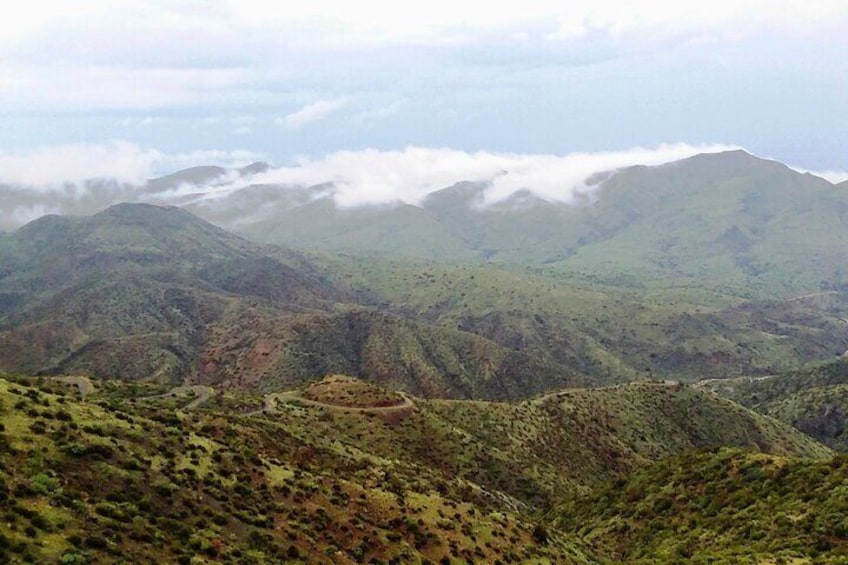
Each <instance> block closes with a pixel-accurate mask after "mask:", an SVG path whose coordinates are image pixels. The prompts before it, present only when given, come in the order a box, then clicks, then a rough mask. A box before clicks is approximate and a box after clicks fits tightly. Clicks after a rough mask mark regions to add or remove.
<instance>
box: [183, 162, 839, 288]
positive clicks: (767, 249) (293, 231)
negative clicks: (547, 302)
mask: <svg viewBox="0 0 848 565" xmlns="http://www.w3.org/2000/svg"><path fill="white" fill-rule="evenodd" d="M591 182H593V183H595V186H594V188H593V189H592V190H591V191H590V192H589V193H588V195H587V196H585V197H584V198H582V199H578V200H577V201H576V202H575V203H573V204H561V203H557V202H553V201H548V200H545V199H543V198H539V197H537V196H534V195H533V194H532V192H530V191H528V190H525V191H520V192H518V193H515V194H513V195H512V196H511V197H510V198H508V199H507V200H505V201H503V202H500V203H497V204H494V205H483V204H482V196H483V194H484V192H485V190H486V185H485V184H474V183H459V184H457V185H455V186H452V187H449V188H445V189H443V190H440V191H437V192H434V193H432V194H430V195H429V196H427V197H426V198H425V199H424V200H423V201H422V202H421V204H420V205H419V206H411V205H404V204H398V205H397V206H383V207H361V208H354V209H339V208H337V207H336V206H335V205H334V203H333V200H332V187H331V186H329V187H324V189H323V192H319V193H316V192H313V193H312V194H313V196H312V197H311V199H310V200H308V202H305V203H303V204H298V203H296V202H294V201H292V197H291V195H292V194H299V193H302V192H298V190H301V191H302V190H303V189H292V188H290V187H277V188H276V189H274V188H273V187H268V186H264V187H261V189H262V194H263V207H262V210H261V211H259V212H258V213H255V214H252V213H250V212H249V211H246V212H245V214H242V216H241V217H232V216H229V217H228V218H227V217H222V216H221V215H220V214H218V213H217V212H216V211H215V210H216V209H226V208H227V206H229V204H231V203H238V202H239V201H241V200H243V199H249V197H250V194H251V193H253V192H255V191H257V190H259V188H260V187H256V186H251V187H247V188H244V189H241V190H235V191H234V192H232V193H230V194H229V195H228V196H227V197H226V198H221V199H201V200H198V201H197V202H195V203H191V204H187V205H188V206H189V207H190V208H191V209H192V210H194V211H195V212H196V213H198V214H200V215H202V216H204V217H209V218H212V219H214V220H215V221H218V222H222V225H228V226H229V227H230V228H232V229H234V230H236V231H240V232H241V233H243V234H245V235H247V236H248V237H251V238H253V239H258V240H262V241H266V242H273V243H280V244H285V245H291V246H295V247H301V248H313V247H320V248H324V249H331V250H335V251H344V252H354V253H360V254H361V253H365V254H369V255H374V254H378V255H379V254H382V255H389V256H393V257H419V258H430V259H438V260H451V261H465V260H469V259H471V258H475V259H477V260H483V261H490V262H496V263H498V264H504V265H519V266H527V265H530V266H544V267H545V268H546V269H549V270H551V271H553V272H555V273H575V272H576V273H582V274H583V275H584V276H585V277H589V280H593V281H597V282H603V283H606V284H611V285H614V286H635V287H637V288H640V287H644V286H646V285H655V284H657V283H659V284H661V285H664V286H681V285H688V286H693V285H694V286H702V287H703V286H706V287H709V288H713V289H724V290H725V291H731V292H732V293H734V294H736V295H739V296H743V297H751V296H755V295H756V296H760V297H764V296H771V297H773V296H775V294H792V293H799V292H802V291H805V290H807V291H809V290H816V289H818V288H819V287H821V286H822V285H824V286H838V285H840V284H844V283H846V282H848V279H846V276H845V273H844V272H843V271H842V269H841V267H840V265H842V264H844V263H845V261H846V259H848V257H846V256H845V251H844V250H845V249H846V248H848V246H846V245H845V244H846V243H848V230H846V228H845V222H846V214H848V193H846V192H845V190H844V188H843V187H839V186H837V185H833V184H831V183H829V182H827V181H825V180H823V179H821V178H818V177H815V176H813V175H810V174H806V173H805V174H802V173H798V172H796V171H794V170H792V169H789V168H788V167H786V166H784V165H782V164H780V163H777V162H775V161H770V160H766V159H761V158H757V157H754V156H752V155H750V154H748V153H745V152H744V151H729V152H725V153H716V154H704V155H697V156H695V157H691V158H688V159H684V160H681V161H677V162H673V163H670V164H667V165H662V166H657V167H643V166H638V167H630V168H625V169H622V170H619V171H614V172H612V173H607V174H605V175H599V176H597V178H595V179H591ZM530 188H531V189H532V187H530ZM825 242H826V244H825Z"/></svg>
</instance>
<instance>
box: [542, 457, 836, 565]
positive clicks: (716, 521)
mask: <svg viewBox="0 0 848 565" xmlns="http://www.w3.org/2000/svg"><path fill="white" fill-rule="evenodd" d="M846 508H848V460H846V458H845V457H838V458H836V459H833V460H832V461H829V462H810V461H797V460H787V459H784V458H780V457H773V456H765V455H761V454H751V453H743V452H739V451H736V450H721V451H718V452H712V453H690V454H687V455H684V456H680V457H672V458H669V459H667V460H664V461H661V462H659V463H656V464H654V465H651V466H649V467H646V468H644V469H640V470H638V471H636V472H634V473H633V474H632V475H630V476H629V477H624V478H621V479H619V480H618V481H616V482H614V483H611V484H610V485H609V486H607V487H606V488H603V489H598V490H597V491H596V492H593V493H592V494H591V495H589V496H587V497H582V498H578V499H576V500H574V501H573V502H569V503H567V504H566V505H564V507H563V508H562V509H560V510H559V511H558V513H557V514H558V517H557V519H556V520H555V522H554V523H555V524H556V526H557V527H559V528H562V529H566V530H570V531H576V532H578V534H579V536H580V537H581V538H582V539H583V540H585V541H586V542H587V543H588V544H590V545H591V547H592V548H593V549H595V550H596V551H597V552H598V555H599V556H600V557H601V558H606V559H609V560H610V561H611V562H616V563H656V562H663V563H670V562H681V563H682V562H686V563H775V562H777V563H780V562H791V563H844V562H845V559H846V556H848V528H846V524H848V520H846V514H845V512H846V510H845V509H846Z"/></svg>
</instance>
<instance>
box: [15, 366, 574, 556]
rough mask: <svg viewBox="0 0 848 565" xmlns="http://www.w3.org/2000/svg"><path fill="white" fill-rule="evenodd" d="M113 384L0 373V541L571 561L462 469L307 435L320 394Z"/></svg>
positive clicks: (562, 541) (564, 545)
mask: <svg viewBox="0 0 848 565" xmlns="http://www.w3.org/2000/svg"><path fill="white" fill-rule="evenodd" d="M120 386H124V385H120ZM115 387H117V388H115ZM57 392H58V391H57ZM137 392H139V391H137ZM140 392H142V393H143V389H141V390H140ZM151 392H152V391H151ZM125 393H126V391H124V390H122V389H121V388H120V387H119V386H118V385H114V386H113V387H112V388H107V389H105V390H103V391H102V392H101V393H100V394H101V395H102V396H101V397H100V400H98V399H97V397H96V396H95V397H93V398H89V402H88V403H86V404H80V403H78V402H76V401H73V400H71V399H69V398H68V397H67V396H66V395H64V394H61V393H59V394H52V393H45V392H39V391H37V390H35V389H31V388H29V387H26V386H22V385H19V384H12V383H9V382H8V381H4V380H0V401H1V402H2V404H0V406H2V413H0V423H2V424H3V426H4V429H3V431H2V435H0V438H2V440H3V441H2V444H0V445H2V449H0V459H2V465H0V498H2V500H0V507H2V511H3V516H4V519H3V521H2V524H0V555H4V556H7V557H9V558H11V560H12V562H24V561H30V560H32V561H37V562H51V561H57V560H59V559H63V560H65V561H64V562H91V563H109V562H114V561H115V560H117V559H118V558H120V557H121V556H123V557H125V556H127V555H132V556H133V560H134V562H137V563H160V562H163V561H164V562H174V563H176V562H183V561H185V562H188V560H189V559H190V558H192V557H193V556H199V557H200V559H201V560H202V562H226V563H264V562H281V561H286V562H293V563H307V562H308V563H313V562H319V561H321V562H335V563H356V562H362V561H369V560H371V559H373V558H378V559H381V560H388V559H391V558H394V559H396V560H400V561H402V562H408V563H416V562H422V560H425V559H429V560H430V561H438V560H440V559H442V558H443V557H451V556H453V557H452V558H453V559H467V560H480V561H484V562H493V561H494V560H495V558H496V557H500V558H502V559H505V560H507V561H513V562H514V561H517V560H527V559H531V560H534V561H536V562H550V561H562V560H564V559H565V560H569V561H573V562H578V563H579V562H583V561H586V557H585V556H584V555H583V552H582V550H581V549H580V546H579V544H578V543H576V542H575V541H573V540H569V539H568V537H567V536H556V537H555V536H551V538H550V539H549V541H548V542H547V543H544V544H539V543H538V542H537V541H534V539H533V530H534V525H533V524H532V523H529V522H528V521H527V519H526V517H525V516H523V515H521V514H520V513H517V512H516V511H511V510H510V509H509V508H508V507H504V508H501V507H500V505H499V504H496V503H495V502H493V501H492V500H491V497H486V496H484V495H483V494H482V493H481V492H480V490H479V488H476V489H475V487H474V485H472V484H470V483H467V482H465V481H461V480H448V479H446V478H442V477H440V475H438V474H437V473H434V472H432V471H430V470H429V469H427V468H426V467H419V466H416V465H413V464H410V463H408V462H404V461H393V460H389V459H385V458H380V457H378V456H375V455H372V454H370V453H368V452H367V451H365V450H363V449H360V448H358V447H357V446H356V445H351V444H346V443H345V442H342V441H339V439H338V438H333V437H326V436H321V435H319V434H318V432H317V430H316V429H315V428H316V424H319V422H321V421H324V420H326V419H327V417H326V416H325V415H322V413H321V412H320V410H317V409H316V410H315V411H310V410H306V409H293V410H292V413H293V414H295V417H294V418H293V420H294V421H292V422H287V421H285V419H283V420H281V421H277V420H269V419H262V418H250V419H249V418H244V417H232V416H226V415H224V414H223V413H220V412H215V411H214V410H213V411H206V412H203V413H200V414H196V415H186V414H182V413H179V412H178V413H176V414H174V412H173V410H172V409H170V408H167V405H168V401H158V400H157V401H152V400H146V401H144V400H137V401H135V402H134V403H133V404H130V403H128V402H126V401H123V400H121V399H120V398H121V397H122V396H123V395H124V394H125ZM109 397H111V399H110V398H109ZM92 401H93V402H92ZM156 405H161V406H162V408H158V407H156ZM363 418H364V416H363ZM319 427H320V426H319ZM74 559H76V560H77V561H74Z"/></svg>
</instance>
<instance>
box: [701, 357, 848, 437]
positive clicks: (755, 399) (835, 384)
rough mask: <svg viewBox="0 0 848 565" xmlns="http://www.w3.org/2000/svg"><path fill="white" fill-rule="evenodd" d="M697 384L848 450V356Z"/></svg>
mask: <svg viewBox="0 0 848 565" xmlns="http://www.w3.org/2000/svg"><path fill="white" fill-rule="evenodd" d="M697 386H698V387H699V388H703V389H705V390H710V391H713V392H715V393H716V394H720V395H722V396H725V397H727V398H730V399H732V400H733V401H735V402H739V403H740V404H743V405H745V406H748V407H749V408H751V409H753V410H756V411H758V412H761V413H763V414H767V415H769V416H771V417H773V418H777V419H778V420H781V421H783V422H787V423H789V424H791V425H793V426H795V427H796V428H798V429H799V430H801V431H803V432H804V433H807V434H809V435H810V436H812V437H814V438H816V439H817V440H818V441H821V442H822V443H824V444H826V445H829V446H831V447H833V448H834V449H837V450H839V451H842V452H848V359H845V358H842V359H839V360H836V361H832V362H830V363H823V364H819V365H814V366H812V367H808V368H805V369H803V370H799V371H792V372H789V373H784V374H780V375H770V376H767V377H761V378H736V379H728V380H720V381H715V380H709V381H705V382H703V383H699V384H698V385H697Z"/></svg>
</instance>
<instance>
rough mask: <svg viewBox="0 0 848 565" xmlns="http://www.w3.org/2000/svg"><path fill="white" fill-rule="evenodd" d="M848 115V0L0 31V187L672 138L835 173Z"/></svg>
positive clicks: (390, 8) (386, 5)
mask: <svg viewBox="0 0 848 565" xmlns="http://www.w3.org/2000/svg"><path fill="white" fill-rule="evenodd" d="M846 110H848V2H846V1H845V0H803V1H799V0H781V1H777V2H776V1H774V0H709V1H706V0H703V1H702V0H697V1H682V0H678V1H676V2H671V1H661V0H643V1H641V2H633V1H621V0H591V1H582V0H581V1H559V2H542V1H537V0H523V1H522V2H516V3H508V4H503V5H501V4H500V3H498V2H473V3H472V2H462V1H460V0H450V1H447V0H428V1H427V2H416V3H406V2H385V1H379V2H378V1H372V0H358V1H356V2H349V1H319V0H311V1H309V2H306V1H303V2H296V3H295V2H277V3H272V2H266V1H257V0H232V1H229V0H196V1H192V0H182V1H180V0H167V1H157V0H147V1H125V0H102V1H101V0H75V1H73V2H67V1H61V2H52V1H42V0H28V1H26V2H20V3H17V4H16V5H15V9H14V11H7V13H6V15H5V16H4V17H3V18H2V20H1V21H0V181H2V180H4V179H3V178H2V177H3V170H2V169H3V168H4V167H5V168H6V169H8V170H13V169H14V168H15V167H17V168H18V169H20V170H26V171H28V172H29V174H36V175H37V173H38V171H35V172H34V169H36V168H38V169H41V172H42V173H43V174H46V175H47V176H48V177H50V176H51V173H50V171H51V170H52V169H50V162H51V159H54V158H55V159H58V160H59V162H61V163H62V164H61V166H60V169H61V174H64V175H67V176H68V177H73V176H74V175H77V176H79V175H80V174H81V173H80V172H79V171H76V170H73V169H74V164H78V165H79V166H85V167H90V168H91V169H93V170H94V174H105V173H103V171H101V170H100V169H103V168H104V166H103V163H104V162H108V163H112V162H113V161H114V162H116V163H119V165H110V166H113V168H114V167H120V168H121V170H122V171H123V172H127V171H129V172H127V174H129V175H141V176H143V175H144V174H147V173H148V172H149V171H150V170H153V169H156V168H160V169H161V168H168V167H171V168H177V167H178V166H187V165H192V164H200V163H220V164H225V165H228V164H243V163H244V162H246V161H250V160H253V159H260V158H261V159H265V160H269V161H272V162H274V163H276V164H278V165H291V164H292V163H297V162H298V161H297V159H301V160H303V159H304V158H305V157H304V156H306V157H308V158H309V159H322V158H325V157H327V156H328V155H332V154H334V153H336V152H341V151H348V152H349V151H354V152H356V151H362V150H365V149H376V150H382V151H391V150H401V151H402V150H405V149H406V148H408V147H422V148H444V149H451V150H456V151H460V152H466V153H469V154H472V153H474V152H480V151H483V152H489V153H496V154H501V153H503V154H507V153H509V154H522V155H558V156H562V155H566V154H570V153H573V152H589V153H591V152H604V151H606V152H609V151H626V150H631V149H633V148H635V147H644V148H657V147H659V146H660V145H661V144H679V143H684V144H692V145H696V146H701V145H704V144H726V145H738V146H741V147H744V148H746V149H748V150H750V151H751V152H753V153H756V154H758V155H761V156H766V157H771V158H775V159H778V160H780V161H783V162H786V163H788V164H791V165H795V166H797V167H801V168H806V169H811V170H815V171H825V170H831V171H837V172H838V171H845V170H848V151H846V148H848V112H846ZM345 154H346V155H349V154H350V153H345ZM369 155H373V152H372V153H369ZM57 156H58V157H57ZM63 167H64V168H63ZM98 167H99V168H98ZM105 168H106V169H107V171H106V173H108V172H109V170H111V169H109V167H108V166H106V167H105ZM66 169H67V170H66ZM44 171H47V172H46V173H45V172H44ZM57 174H58V173H57ZM54 176H55V175H54Z"/></svg>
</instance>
